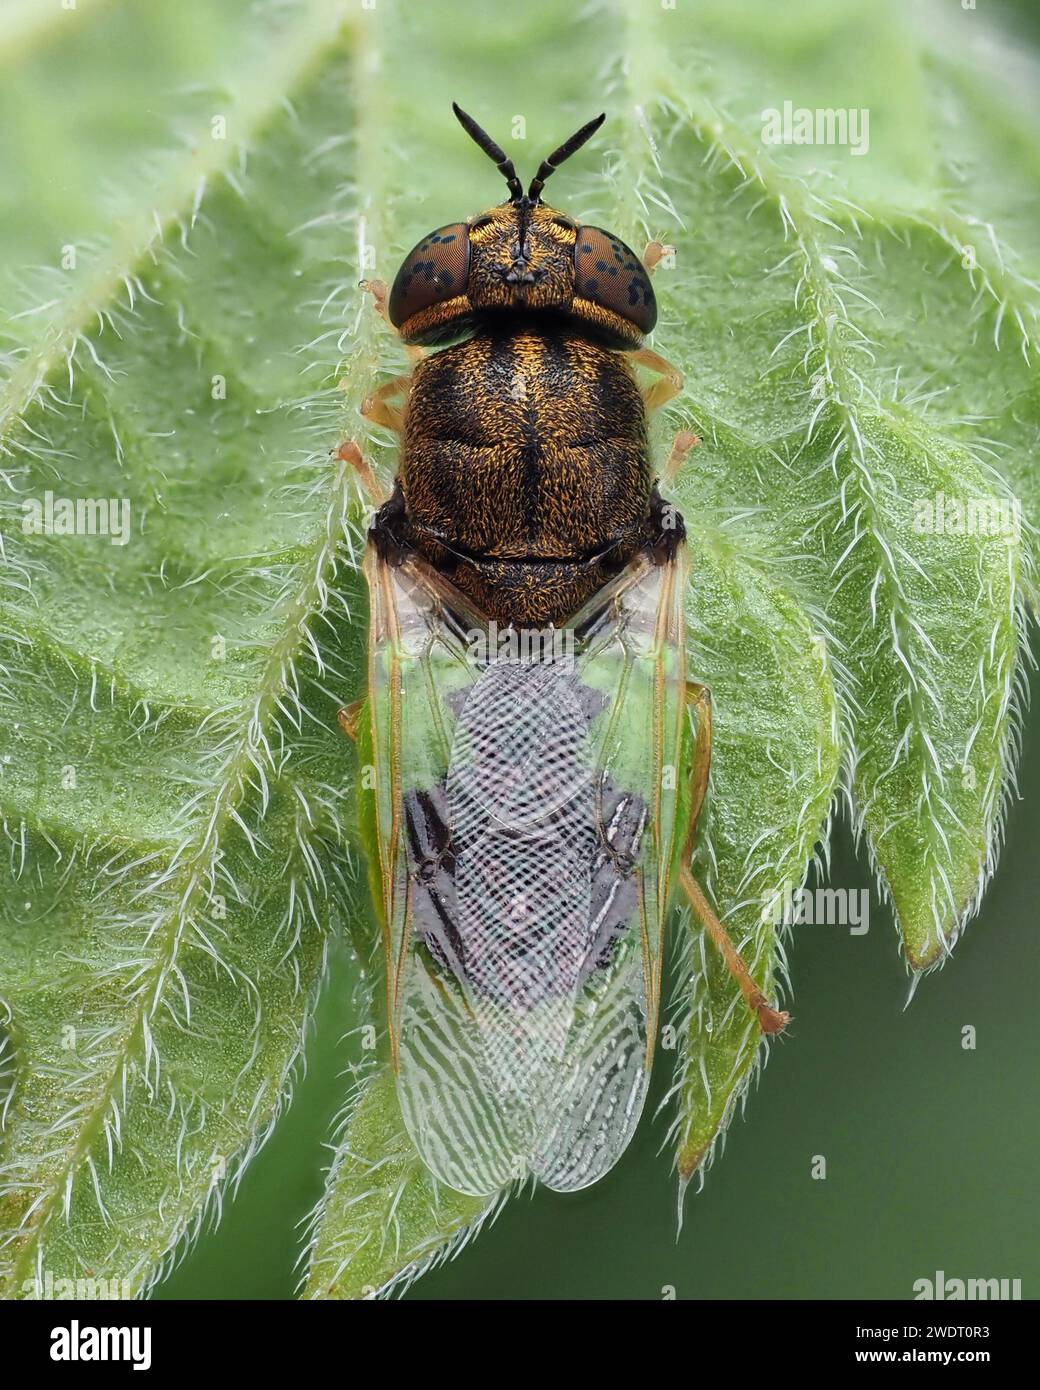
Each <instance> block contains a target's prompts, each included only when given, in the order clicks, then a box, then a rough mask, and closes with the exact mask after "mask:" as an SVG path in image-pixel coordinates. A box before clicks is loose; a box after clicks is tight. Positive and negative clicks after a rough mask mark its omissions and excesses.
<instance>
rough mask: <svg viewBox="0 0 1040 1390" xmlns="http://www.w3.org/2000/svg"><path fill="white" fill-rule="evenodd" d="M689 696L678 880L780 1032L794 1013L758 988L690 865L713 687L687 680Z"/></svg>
mask: <svg viewBox="0 0 1040 1390" xmlns="http://www.w3.org/2000/svg"><path fill="white" fill-rule="evenodd" d="M686 698H687V701H688V702H689V703H690V704H692V705H694V706H695V707H696V709H697V747H696V750H695V752H694V756H693V766H692V768H691V769H690V794H691V805H690V824H689V828H688V830H687V832H686V843H685V844H684V846H683V854H682V862H681V864H680V867H679V882H680V884H681V885H682V890H683V892H684V893H685V894H686V896H687V898H688V899H689V902H690V906H691V907H692V908H693V910H694V912H695V913H696V914H697V916H698V917H699V918H700V919H701V922H702V923H703V924H704V929H705V931H706V932H707V933H708V935H709V936H710V937H711V939H712V941H713V942H714V943H715V946H716V948H717V949H718V951H719V952H720V954H721V955H722V959H723V960H724V961H725V962H726V968H727V969H728V970H729V973H730V974H731V975H732V976H733V978H734V980H735V981H736V982H737V985H738V987H739V989H740V992H741V994H743V996H744V998H745V999H746V1000H747V1004H748V1008H749V1009H751V1010H752V1011H753V1012H754V1013H755V1014H757V1016H758V1022H759V1025H760V1027H761V1029H762V1032H763V1033H781V1032H783V1030H784V1028H785V1027H786V1026H787V1024H788V1023H790V1021H791V1015H790V1014H788V1013H784V1011H783V1010H782V1009H774V1008H773V1006H772V1004H770V1002H769V1000H768V999H767V998H766V997H765V995H764V994H763V993H762V991H761V990H760V989H759V987H758V985H757V984H756V983H755V980H754V977H753V976H752V974H751V971H750V970H749V969H748V967H747V962H746V961H745V960H744V957H743V956H742V955H741V954H740V952H739V951H738V950H737V948H736V946H734V944H733V942H732V940H731V939H730V935H729V932H727V930H726V928H725V927H724V926H723V925H722V923H721V922H720V921H719V919H718V917H717V916H716V915H715V911H714V909H713V908H712V906H711V904H710V903H709V902H708V898H707V895H706V894H705V892H704V889H703V888H702V887H701V885H700V884H699V883H698V882H697V880H696V878H694V876H693V869H692V867H691V865H692V862H693V848H694V844H695V842H696V838H697V822H698V821H699V820H700V814H701V808H702V807H703V805H704V796H705V793H706V792H707V789H708V779H709V776H710V774H711V745H712V720H711V691H710V690H709V689H708V687H707V686H706V685H700V684H699V683H698V682H697V681H687V682H686Z"/></svg>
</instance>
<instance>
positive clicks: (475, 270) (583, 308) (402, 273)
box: [389, 106, 657, 348]
mask: <svg viewBox="0 0 1040 1390" xmlns="http://www.w3.org/2000/svg"><path fill="white" fill-rule="evenodd" d="M454 109H455V114H456V116H457V117H458V118H459V121H460V122H461V124H462V126H463V128H464V129H465V130H466V132H467V133H468V134H469V135H470V136H472V138H473V139H474V140H475V141H476V142H477V144H478V145H479V146H480V147H481V149H482V150H483V151H484V152H485V154H487V155H488V156H489V157H490V158H491V159H492V160H494V162H495V164H496V165H497V166H498V169H499V171H500V172H501V173H502V175H503V177H504V178H505V180H506V183H507V185H508V187H509V192H510V198H509V201H508V202H506V203H502V204H500V205H499V206H498V207H493V208H488V209H487V211H486V212H482V213H480V215H479V216H477V217H473V218H471V219H470V220H469V221H468V222H453V223H450V224H448V225H447V226H444V227H439V228H437V230H436V231H434V232H430V233H429V234H428V235H427V236H425V237H424V238H423V240H422V241H420V242H419V244H418V245H417V246H416V247H414V248H413V250H412V251H411V253H410V254H409V255H408V256H407V257H406V258H405V261H404V264H403V265H402V266H401V269H400V270H399V271H398V273H397V278H396V279H395V281H394V284H393V288H392V289H391V292H390V303H389V312H390V321H391V323H393V324H394V326H395V327H396V328H398V329H399V330H400V332H401V336H402V337H403V338H404V339H405V341H406V342H410V343H426V344H431V343H438V342H444V341H446V340H447V339H449V338H453V337H458V336H459V335H460V334H462V333H464V332H466V331H467V330H468V329H469V328H471V327H472V326H473V324H474V323H476V322H478V321H481V320H484V319H486V318H488V317H489V316H495V315H503V314H509V313H514V314H524V313H538V312H550V313H554V314H556V315H559V316H562V317H565V318H567V319H569V320H574V321H577V322H578V323H580V324H581V325H582V326H583V328H584V329H585V330H586V331H588V332H590V333H592V334H594V335H595V336H597V337H599V338H601V339H602V340H603V341H605V342H606V343H607V344H608V345H609V346H612V347H619V348H635V347H638V346H639V345H640V343H641V342H642V340H643V335H644V334H646V333H649V332H650V331H651V330H652V329H653V327H654V324H655V322H656V320H657V305H656V302H655V300H654V292H653V290H652V289H651V287H650V277H649V274H648V272H647V270H646V268H645V267H644V265H643V263H642V261H640V259H639V257H638V256H636V254H635V252H634V251H632V249H631V248H630V247H628V246H626V245H625V243H624V242H623V241H622V240H621V239H620V238H619V237H616V236H614V235H613V233H611V232H608V231H605V230H604V229H603V228H601V227H591V226H585V225H582V224H580V223H578V222H575V221H574V220H573V219H572V218H570V217H568V216H567V215H566V214H565V213H562V212H559V211H558V210H557V209H556V208H552V207H549V205H548V204H547V203H543V202H542V199H541V193H542V188H543V187H544V185H545V180H546V179H547V178H548V177H549V175H550V174H551V173H552V172H553V171H554V169H555V168H556V167H557V166H558V165H559V164H562V163H563V161H564V160H565V159H567V158H568V157H569V156H570V155H572V154H573V153H574V152H575V150H577V149H580V148H581V146H582V145H583V144H584V143H585V141H586V140H588V139H589V138H590V136H592V135H593V133H594V132H595V131H596V130H598V129H599V127H600V125H601V124H602V122H603V119H604V118H603V117H602V116H597V117H596V119H595V120H593V121H589V122H588V124H587V125H584V126H582V128H581V129H580V130H579V131H576V132H575V134H574V135H572V136H571V137H570V139H569V140H566V141H565V142H564V143H563V144H562V145H561V146H560V147H559V148H558V149H556V150H554V151H553V153H552V154H551V155H549V157H548V158H547V159H545V160H543V161H542V163H541V165H540V166H539V169H538V172H537V174H536V175H535V177H534V179H533V180H532V181H531V184H530V187H529V188H528V189H527V191H526V192H525V191H524V189H523V186H522V184H521V183H520V180H519V178H518V177H517V174H516V170H515V169H514V167H513V161H512V160H511V159H509V158H508V156H507V155H506V154H505V153H504V152H503V150H502V149H501V148H500V147H499V146H498V145H497V144H495V142H494V141H493V140H492V139H491V137H490V136H489V135H488V134H487V133H486V131H484V130H482V129H481V127H480V126H478V125H477V124H476V122H475V121H474V120H473V119H472V118H471V117H470V116H467V115H466V113H465V112H464V111H462V110H460V109H459V107H458V106H456V107H455V108H454Z"/></svg>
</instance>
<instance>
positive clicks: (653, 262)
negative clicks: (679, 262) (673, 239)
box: [643, 241, 675, 275]
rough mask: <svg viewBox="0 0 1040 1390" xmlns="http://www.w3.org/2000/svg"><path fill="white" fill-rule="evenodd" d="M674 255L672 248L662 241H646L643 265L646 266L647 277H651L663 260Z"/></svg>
mask: <svg viewBox="0 0 1040 1390" xmlns="http://www.w3.org/2000/svg"><path fill="white" fill-rule="evenodd" d="M674 255H675V247H674V246H667V245H665V243H664V242H663V241H648V242H647V244H646V250H645V251H644V252H643V264H644V266H646V273H647V275H653V273H654V271H655V270H656V269H657V267H658V266H659V265H660V264H661V262H662V261H663V260H665V259H666V258H667V257H668V256H674Z"/></svg>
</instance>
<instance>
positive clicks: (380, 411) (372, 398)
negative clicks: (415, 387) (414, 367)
mask: <svg viewBox="0 0 1040 1390" xmlns="http://www.w3.org/2000/svg"><path fill="white" fill-rule="evenodd" d="M411 384H412V374H411V372H405V373H404V374H403V375H401V376H395V377H394V378H393V379H392V380H391V381H387V382H384V383H383V385H382V386H379V387H377V388H376V390H375V391H370V392H369V394H368V395H367V396H366V397H365V402H364V404H363V405H362V407H361V414H362V415H363V416H364V417H365V419H366V420H371V421H372V422H373V423H374V424H377V425H385V426H386V428H387V429H389V430H396V431H397V433H398V434H401V433H403V431H404V408H403V407H402V406H396V405H390V400H391V398H392V397H394V396H404V397H405V398H406V399H407V396H408V391H409V389H410V387H411Z"/></svg>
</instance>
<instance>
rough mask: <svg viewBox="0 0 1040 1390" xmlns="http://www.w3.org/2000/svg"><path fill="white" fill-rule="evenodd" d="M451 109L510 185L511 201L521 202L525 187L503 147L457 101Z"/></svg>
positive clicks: (463, 127)
mask: <svg viewBox="0 0 1040 1390" xmlns="http://www.w3.org/2000/svg"><path fill="white" fill-rule="evenodd" d="M451 109H452V110H453V111H454V112H455V115H456V116H457V117H458V119H459V124H460V125H461V126H462V129H463V130H464V131H465V132H466V134H467V135H468V136H469V137H470V139H471V140H475V141H476V142H477V144H478V145H479V146H480V148H481V149H482V150H483V151H484V153H485V154H486V155H487V157H488V158H489V159H490V160H493V161H494V163H495V164H497V166H498V171H499V173H500V174H501V175H502V177H503V178H504V179H505V181H506V183H507V184H508V185H509V198H510V201H511V202H514V203H519V202H521V201H522V200H523V196H524V189H523V185H522V184H521V182H520V180H519V179H518V178H517V176H516V170H515V169H514V167H513V161H512V160H511V159H510V158H509V156H508V155H507V154H506V152H505V150H504V149H502V147H501V145H496V144H495V142H494V140H492V138H491V136H490V135H489V134H488V133H487V131H486V130H484V128H483V127H482V126H479V125H477V123H476V121H475V120H474V119H473V117H472V116H468V115H467V114H466V112H465V111H463V109H462V107H461V106H460V105H459V104H458V102H457V101H453V102H452V103H451ZM602 119H603V117H602V116H601V117H600V120H602ZM557 153H559V151H557Z"/></svg>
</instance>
